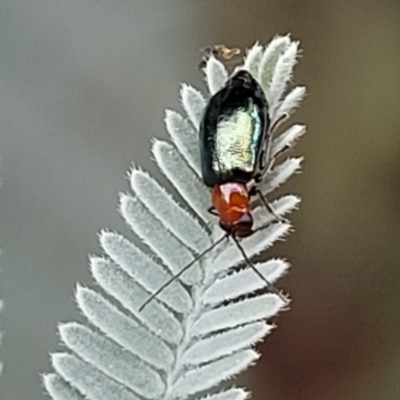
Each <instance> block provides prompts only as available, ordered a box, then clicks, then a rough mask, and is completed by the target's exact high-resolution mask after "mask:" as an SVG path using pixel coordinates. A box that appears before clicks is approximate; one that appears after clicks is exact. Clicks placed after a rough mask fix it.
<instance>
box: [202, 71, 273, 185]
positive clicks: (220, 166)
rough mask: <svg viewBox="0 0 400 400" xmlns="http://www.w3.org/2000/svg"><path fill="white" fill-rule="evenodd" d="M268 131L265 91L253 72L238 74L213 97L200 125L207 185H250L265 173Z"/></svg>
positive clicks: (203, 173) (203, 171) (204, 175)
mask: <svg viewBox="0 0 400 400" xmlns="http://www.w3.org/2000/svg"><path fill="white" fill-rule="evenodd" d="M268 127H269V119H268V104H267V100H266V98H265V94H264V91H263V90H262V88H261V87H260V85H259V84H258V83H257V81H256V80H255V79H254V78H253V77H252V76H251V75H250V73H249V72H247V71H239V72H237V73H236V74H235V75H234V76H233V77H231V78H230V79H229V80H228V81H227V83H226V85H225V86H224V87H223V88H222V89H221V90H220V91H218V92H217V93H216V94H215V95H214V96H212V97H211V99H210V100H209V102H208V104H207V107H206V109H205V112H204V115H203V119H202V122H201V124H200V132H199V136H200V155H201V166H202V175H203V180H204V183H205V184H206V185H207V186H209V187H213V186H215V185H217V184H221V183H224V182H243V183H247V182H249V181H250V180H251V179H252V178H253V177H254V174H255V171H256V170H262V169H263V166H262V165H261V164H262V163H263V162H264V158H265V154H264V153H265V151H266V149H267V145H268V139H269V138H268V137H267V133H268Z"/></svg>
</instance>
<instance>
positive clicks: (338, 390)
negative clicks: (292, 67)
mask: <svg viewBox="0 0 400 400" xmlns="http://www.w3.org/2000/svg"><path fill="white" fill-rule="evenodd" d="M288 32H290V33H292V36H293V38H295V39H299V40H301V47H302V48H303V50H304V57H303V58H302V59H301V62H300V64H299V66H298V67H297V68H296V75H295V81H296V83H298V84H305V85H307V87H308V91H309V95H308V98H307V100H306V102H305V103H304V106H303V107H302V109H301V110H300V111H299V112H298V113H296V115H295V117H294V118H293V120H292V121H296V122H305V123H307V124H308V133H307V136H306V137H305V138H304V139H302V141H301V143H300V145H299V146H298V147H296V149H295V151H294V154H305V157H306V159H305V163H304V173H303V174H301V175H297V176H296V177H295V178H294V179H292V180H291V181H290V183H289V184H287V185H285V186H284V187H283V188H282V190H281V192H294V193H299V194H300V195H301V196H302V198H303V204H302V207H301V209H300V211H298V212H296V213H295V215H294V224H295V228H296V232H295V233H294V234H292V235H291V236H290V237H289V238H288V240H287V241H286V242H285V243H279V244H278V245H277V246H275V247H274V248H273V250H272V251H271V253H272V254H273V255H275V256H283V257H287V258H288V259H289V260H290V261H291V263H292V264H293V267H292V270H291V273H290V274H289V275H288V276H287V277H286V278H285V279H283V280H282V281H281V282H280V286H281V287H282V288H284V289H285V290H286V291H287V292H289V293H290V294H291V296H292V298H293V304H292V310H291V311H290V312H286V313H284V314H282V315H280V316H279V317H278V318H277V321H276V322H277V323H278V324H279V328H278V329H276V330H275V331H274V332H273V334H272V335H271V336H270V337H268V338H267V340H266V341H265V342H264V343H263V344H261V345H260V346H259V349H260V351H261V352H262V353H263V357H262V359H261V362H260V363H258V364H257V366H256V367H253V368H252V369H250V371H249V372H248V373H247V374H246V375H244V376H242V377H241V382H242V383H244V384H246V385H247V386H248V387H249V389H251V390H252V391H253V398H254V399H257V400H264V399H269V400H306V399H320V400H337V399H340V400H346V399H349V400H350V399H352V400H356V399H360V400H361V399H362V400H364V399H365V400H369V399H398V398H399V397H400V379H399V373H400V357H399V356H400V354H399V353H400V316H399V306H400V264H399V256H400V201H399V199H400V179H399V173H400V158H399V156H400V132H399V131H400V128H399V126H400V112H399V106H400V74H399V72H400V3H399V2H398V0H374V1H372V0H370V1H368V0H353V1H346V0H337V1H317V0H314V1H312V0H309V1H306V0H292V1H290V0H287V1H261V0H259V1H257V0H246V1H239V0H214V1H213V0H191V1H190V0H186V1H184V0H164V1H161V0H151V1H150V0H148V1H145V0H142V1H139V0H114V1H106V0H96V1H94V0H85V1H78V0H68V1H67V0H61V1H50V0H3V1H1V2H0V121H1V124H0V154H1V165H0V176H1V177H2V180H3V185H2V187H1V189H0V248H1V249H2V250H3V255H2V258H1V260H0V264H1V269H2V272H1V275H0V297H1V298H3V299H4V301H5V310H4V312H3V313H2V315H1V318H0V326H1V330H2V331H3V332H4V334H5V336H4V343H3V346H2V348H1V350H0V358H1V359H2V360H3V361H5V370H4V372H3V375H2V377H1V380H0V387H1V392H0V393H1V394H0V398H1V399H2V400H25V399H30V400H36V399H44V398H47V396H46V394H45V393H44V391H43V389H42V386H41V381H40V377H39V374H40V373H41V372H44V371H49V370H50V369H51V367H50V363H49V356H48V353H49V352H53V351H56V350H58V349H60V345H59V340H58V336H57V333H56V332H57V331H56V326H57V322H58V321H60V320H61V321H67V320H71V319H80V316H79V313H78V311H77V308H76V307H75V304H74V301H73V291H74V287H75V283H76V281H81V282H82V283H84V284H88V283H89V282H91V279H90V277H89V274H88V263H87V259H88V256H87V255H88V254H89V253H91V254H93V253H99V252H100V249H99V246H98V244H97V232H98V231H99V230H100V229H101V228H103V227H109V228H110V229H113V230H118V231H120V232H122V233H123V234H126V235H127V236H128V237H130V238H132V235H131V234H130V233H129V232H128V229H127V228H126V227H125V226H124V224H123V223H122V220H121V218H120V217H119V215H118V213H117V212H116V208H117V202H118V192H120V191H125V190H128V183H127V179H126V170H127V169H128V168H130V166H131V163H132V162H134V163H135V164H137V165H140V166H142V167H143V168H145V169H146V170H149V171H150V172H152V173H155V174H156V176H158V177H160V174H157V172H156V171H155V166H154V163H153V161H152V157H151V154H150V141H151V138H152V137H153V136H156V137H158V138H166V133H165V129H164V125H163V118H164V109H165V108H173V109H179V100H178V92H179V87H180V82H182V81H183V82H189V83H191V84H193V85H195V86H196V87H199V88H201V89H202V90H205V85H204V83H203V78H202V75H201V74H200V72H199V71H198V69H197V64H198V62H199V60H200V53H199V49H200V48H202V47H204V46H206V45H209V44H214V43H225V44H227V45H230V46H238V47H241V48H245V47H248V46H250V45H252V44H253V43H254V42H255V41H256V40H259V41H261V42H263V43H265V42H267V41H269V40H270V38H271V37H272V36H274V35H275V34H277V33H279V34H286V33H288ZM160 179H161V180H162V181H163V179H162V177H160ZM270 255H271V254H270Z"/></svg>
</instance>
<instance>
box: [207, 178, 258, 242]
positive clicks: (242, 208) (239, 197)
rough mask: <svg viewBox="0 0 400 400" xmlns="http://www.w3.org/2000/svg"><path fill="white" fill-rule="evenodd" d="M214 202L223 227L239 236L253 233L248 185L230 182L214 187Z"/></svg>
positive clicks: (212, 194)
mask: <svg viewBox="0 0 400 400" xmlns="http://www.w3.org/2000/svg"><path fill="white" fill-rule="evenodd" d="M211 196H212V204H213V207H214V208H215V210H216V211H217V213H218V216H219V218H220V225H221V227H222V228H223V229H224V230H225V231H227V232H228V233H231V234H233V235H235V236H238V237H246V236H249V235H251V234H252V232H253V230H252V226H253V217H252V216H251V206H250V196H249V192H248V191H247V188H246V185H245V184H243V183H238V182H228V183H223V184H221V185H215V186H214V187H213V188H212V193H211Z"/></svg>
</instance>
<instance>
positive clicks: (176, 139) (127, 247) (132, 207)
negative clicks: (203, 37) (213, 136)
mask: <svg viewBox="0 0 400 400" xmlns="http://www.w3.org/2000/svg"><path fill="white" fill-rule="evenodd" d="M298 48H299V44H298V42H294V41H292V40H291V38H290V37H289V36H278V37H275V38H274V39H273V40H272V41H271V42H270V43H269V44H268V45H267V46H262V45H260V44H258V43H257V44H255V45H254V46H253V47H252V48H251V49H250V50H249V51H248V53H247V55H246V56H245V58H244V60H243V64H242V65H241V66H239V67H237V68H238V69H245V70H247V71H249V72H250V73H251V74H252V76H253V77H254V78H255V79H256V80H257V81H258V82H259V83H260V85H261V86H262V88H263V90H264V91H265V95H266V98H267V100H268V105H269V112H270V118H271V127H273V128H271V129H272V132H270V133H271V135H272V142H271V154H272V157H273V156H275V155H278V154H281V153H282V152H284V151H285V150H287V149H289V148H291V147H293V146H294V144H295V143H296V142H297V141H298V139H299V138H300V137H301V136H302V135H303V134H304V133H305V127H304V126H303V125H293V126H291V127H288V128H287V129H286V130H284V131H283V132H278V131H277V128H278V126H279V124H280V122H281V121H283V120H285V119H287V117H289V116H290V115H291V114H293V112H294V110H295V109H296V108H297V107H298V106H299V105H300V103H301V101H302V99H303V98H304V96H305V88H304V87H292V82H291V80H292V76H293V68H294V66H295V64H296V62H297V58H298ZM193 64H194V65H195V64H196V63H195V62H194V63H193ZM231 73H232V71H230V72H228V71H227V69H226V67H225V65H224V64H223V63H222V62H220V61H218V60H217V59H216V58H214V56H212V55H211V56H210V57H209V59H208V60H207V61H206V65H205V68H204V74H205V77H206V82H207V86H208V89H209V93H208V94H206V95H203V94H201V93H200V91H198V90H197V89H194V88H193V87H191V86H189V85H187V84H184V85H182V88H181V91H180V95H181V104H182V108H183V111H184V112H183V113H179V112H177V111H172V110H167V112H166V117H165V123H166V128H167V132H168V134H169V137H170V141H169V142H165V141H160V140H155V141H154V142H153V148H152V152H153V155H154V158H155V161H156V163H157V165H158V167H159V169H160V171H161V172H162V173H163V174H164V176H165V177H166V178H167V180H168V181H170V183H171V184H172V185H173V186H174V188H175V189H176V190H177V192H178V193H179V194H180V198H181V199H180V200H179V201H178V200H177V199H175V198H174V197H173V196H172V195H171V194H170V193H168V191H167V190H165V189H164V188H163V187H162V185H161V184H160V183H159V182H157V181H156V180H155V179H153V178H152V177H151V176H150V175H149V174H148V173H147V172H145V171H143V170H141V169H139V168H136V167H135V168H133V169H132V170H131V171H130V175H129V178H130V186H131V191H130V192H129V193H124V194H122V195H121V196H120V212H121V215H122V217H123V218H124V220H125V222H126V223H127V225H128V226H129V227H130V228H131V229H132V231H133V232H134V234H135V235H136V238H135V240H133V239H131V240H128V239H127V238H125V237H123V236H121V235H120V234H118V233H115V232H111V231H106V230H105V231H103V232H101V233H100V244H101V247H102V249H103V250H104V254H103V255H101V256H97V257H92V258H91V261H90V270H91V273H92V276H93V278H94V280H95V282H96V284H97V285H98V286H99V288H98V289H96V290H93V289H91V288H88V287H85V286H82V285H80V284H78V286H77V289H76V301H77V305H78V307H79V309H80V311H81V312H82V314H83V315H84V317H85V318H86V320H87V324H86V325H85V324H80V323H76V322H69V323H63V324H60V326H59V334H60V338H61V340H62V342H63V344H64V345H65V347H66V350H65V351H64V352H61V353H56V354H52V355H51V361H52V365H53V368H54V372H53V373H48V374H45V375H44V376H43V383H44V386H45V388H46V390H47V392H48V393H49V395H50V396H51V398H53V399H54V400H71V399H72V400H84V399H85V400H87V399H89V400H114V399H115V400H140V399H163V400H173V399H177V398H181V399H204V400H205V399H208V400H244V399H245V398H247V396H248V394H247V392H246V391H245V390H243V389H241V388H236V387H234V386H232V385H231V387H230V385H229V384H227V383H225V385H224V389H221V388H219V387H218V385H219V384H220V383H221V382H223V381H227V380H228V381H229V380H231V379H232V378H233V377H234V376H235V375H237V374H238V373H240V372H241V371H243V370H245V369H246V368H248V367H249V366H250V365H252V364H254V363H255V362H256V360H257V359H258V358H259V357H260V355H259V354H258V353H257V351H256V350H255V349H254V346H255V344H256V343H257V342H259V341H261V340H262V339H263V338H264V336H265V335H266V334H268V333H269V332H271V330H272V329H273V328H274V326H273V325H272V324H270V323H269V322H268V320H269V319H270V318H271V317H272V316H274V315H276V314H277V313H278V312H279V311H280V310H282V308H283V307H285V306H286V305H287V304H285V302H284V301H283V300H282V298H281V297H280V296H279V295H278V294H276V293H273V292H271V291H268V290H266V285H265V282H264V281H262V280H261V279H260V277H259V276H257V275H256V274H255V273H254V270H252V269H251V268H249V266H246V265H245V263H244V260H243V254H242V252H241V250H240V249H239V248H238V246H237V244H236V243H235V241H234V240H232V238H230V237H228V235H226V233H225V232H224V231H222V230H221V228H220V227H219V225H218V219H217V218H216V217H215V216H213V215H211V214H210V213H209V212H208V211H207V210H208V208H209V206H210V202H211V200H210V192H209V189H208V188H207V187H206V186H205V185H204V184H203V182H202V179H201V166H200V154H199V145H198V129H199V124H200V121H201V118H202V114H203V111H204V108H205V106H206V103H207V99H208V98H209V97H210V95H211V94H213V93H216V92H217V91H218V90H219V89H220V88H222V87H223V86H224V84H225V82H226V81H227V79H228V78H229V76H230V74H231ZM301 161H302V158H296V157H291V158H287V159H286V160H284V161H282V162H278V161H277V160H274V162H273V165H272V166H271V168H270V169H269V170H268V172H267V173H266V174H265V176H264V178H263V181H262V182H261V184H260V185H259V190H260V191H261V193H262V195H263V196H267V195H268V194H269V193H271V192H272V191H273V190H275V189H276V188H278V187H280V186H281V185H282V184H283V183H284V182H286V180H287V179H289V178H290V177H291V176H292V175H293V174H295V173H296V172H298V171H299V169H300V164H301ZM299 202H300V200H299V198H298V197H297V196H295V195H285V196H283V197H281V198H278V199H276V200H274V201H271V203H270V206H271V207H272V209H273V210H274V214H276V215H272V214H270V213H269V212H268V210H267V208H266V207H265V206H263V205H262V204H261V203H260V201H259V198H257V196H255V198H254V200H253V203H252V207H253V215H254V220H255V224H256V228H257V227H263V229H260V230H258V231H256V232H255V233H254V234H253V235H251V236H250V237H248V238H245V239H243V240H241V241H240V246H241V247H242V248H243V251H245V253H246V255H247V256H248V257H249V258H250V259H251V258H252V257H254V256H256V255H258V254H260V253H261V252H263V251H265V250H266V249H267V248H269V247H270V246H272V245H273V243H274V242H275V241H277V240H280V239H283V238H284V237H285V236H286V235H287V234H288V233H289V231H290V229H291V225H290V223H289V222H288V220H286V219H279V220H277V219H276V216H279V217H283V216H285V217H286V216H287V215H288V214H289V213H290V212H292V211H293V210H295V209H297V207H298V205H299ZM224 236H225V237H224ZM138 240H140V241H141V242H142V244H141V245H140V246H138V245H137V244H135V242H136V243H137V242H138ZM216 242H218V244H217V245H215V246H214V247H213V248H212V249H211V250H210V251H209V252H207V253H206V254H205V255H204V256H203V257H201V258H200V259H199V260H198V261H196V262H195V263H193V265H191V266H190V268H187V269H186V270H185V271H184V272H183V273H181V274H179V273H180V271H181V270H182V268H184V267H185V266H187V265H188V264H189V263H190V262H191V261H192V260H193V259H194V258H196V257H197V256H198V255H199V254H202V253H203V252H204V251H205V250H206V249H208V248H210V246H211V245H212V244H215V243H216ZM254 267H255V268H256V269H257V271H259V273H260V274H262V276H264V277H265V279H266V280H267V281H268V282H270V283H275V282H276V281H277V280H278V279H279V278H280V277H281V276H283V275H284V274H285V273H286V272H287V270H288V268H289V263H288V262H287V261H285V260H282V259H279V258H275V259H271V260H269V261H265V262H259V263H255V264H254ZM176 274H179V276H178V277H177V279H173V280H172V281H171V283H170V284H169V285H168V286H166V287H165V288H163V290H162V291H161V292H160V293H158V294H157V296H155V298H154V299H152V300H151V301H150V302H148V304H146V306H145V307H144V308H143V309H142V310H139V308H140V307H141V306H142V305H143V304H144V303H145V302H146V300H148V299H149V297H150V296H151V295H152V294H153V293H155V292H157V290H158V289H159V288H160V287H162V286H163V285H164V284H165V282H168V281H169V280H171V277H172V276H174V275H176Z"/></svg>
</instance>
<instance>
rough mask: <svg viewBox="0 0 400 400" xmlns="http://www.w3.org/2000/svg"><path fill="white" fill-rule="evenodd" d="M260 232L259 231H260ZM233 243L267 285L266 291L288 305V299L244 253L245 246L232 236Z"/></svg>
mask: <svg viewBox="0 0 400 400" xmlns="http://www.w3.org/2000/svg"><path fill="white" fill-rule="evenodd" d="M258 230H259V229H258ZM232 239H233V241H234V242H235V243H236V246H237V247H238V249H239V250H240V252H241V253H242V256H243V258H244V259H245V261H246V263H247V264H248V266H249V267H250V268H251V269H252V270H253V271H254V272H255V273H256V275H257V276H258V277H259V278H260V279H261V280H262V281H263V282H264V283H265V285H266V289H267V290H269V291H271V292H272V293H275V294H276V295H277V296H279V298H280V299H281V300H282V301H283V302H284V303H285V304H288V299H287V298H286V297H285V296H284V295H283V294H282V293H281V292H279V290H278V289H277V288H276V287H275V286H274V285H273V284H272V283H271V282H270V281H268V279H266V278H265V276H264V275H263V274H262V273H261V272H260V271H259V270H258V269H257V268H256V267H255V265H254V264H253V263H252V262H251V261H250V259H249V257H247V254H246V252H245V251H244V248H243V246H242V245H241V244H240V242H239V240H238V239H237V238H236V237H235V236H233V235H232Z"/></svg>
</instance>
